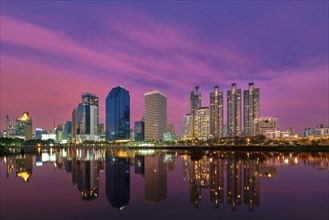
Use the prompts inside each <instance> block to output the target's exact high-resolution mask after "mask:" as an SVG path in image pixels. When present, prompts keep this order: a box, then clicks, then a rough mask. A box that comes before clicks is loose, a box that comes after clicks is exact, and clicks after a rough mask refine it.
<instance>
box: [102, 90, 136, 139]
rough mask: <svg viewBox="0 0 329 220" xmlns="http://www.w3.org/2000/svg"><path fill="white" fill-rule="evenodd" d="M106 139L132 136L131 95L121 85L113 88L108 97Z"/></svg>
mask: <svg viewBox="0 0 329 220" xmlns="http://www.w3.org/2000/svg"><path fill="white" fill-rule="evenodd" d="M105 117H106V140H108V141H115V140H120V139H129V137H130V95H129V91H128V90H126V89H124V88H123V87H121V86H118V87H115V88H113V89H112V90H111V91H110V92H109V94H108V95H107V97H106V116H105Z"/></svg>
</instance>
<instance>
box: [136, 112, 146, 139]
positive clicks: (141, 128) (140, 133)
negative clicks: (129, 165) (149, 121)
mask: <svg viewBox="0 0 329 220" xmlns="http://www.w3.org/2000/svg"><path fill="white" fill-rule="evenodd" d="M144 138H145V122H144V117H143V118H142V120H140V121H136V122H135V141H144Z"/></svg>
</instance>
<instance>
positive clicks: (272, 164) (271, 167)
mask: <svg viewBox="0 0 329 220" xmlns="http://www.w3.org/2000/svg"><path fill="white" fill-rule="evenodd" d="M279 166H280V161H279V160H278V159H276V158H271V159H268V160H266V161H265V162H264V163H261V164H260V168H259V175H260V176H262V177H265V178H272V177H275V176H276V172H277V168H278V167H279Z"/></svg>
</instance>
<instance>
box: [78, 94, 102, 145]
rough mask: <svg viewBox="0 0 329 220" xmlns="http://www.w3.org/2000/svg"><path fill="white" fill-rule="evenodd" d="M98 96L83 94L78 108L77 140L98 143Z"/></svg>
mask: <svg viewBox="0 0 329 220" xmlns="http://www.w3.org/2000/svg"><path fill="white" fill-rule="evenodd" d="M98 99H99V98H98V96H96V95H94V94H91V93H88V92H87V93H83V94H82V95H81V102H80V104H79V105H78V108H77V139H78V141H79V142H82V141H85V140H92V141H96V140H97V139H98V135H97V130H98V123H99V116H98V115H99V110H98Z"/></svg>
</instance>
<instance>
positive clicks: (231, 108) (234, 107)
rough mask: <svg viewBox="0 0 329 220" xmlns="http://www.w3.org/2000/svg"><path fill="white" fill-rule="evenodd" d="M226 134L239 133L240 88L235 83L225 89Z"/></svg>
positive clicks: (237, 134) (234, 134)
mask: <svg viewBox="0 0 329 220" xmlns="http://www.w3.org/2000/svg"><path fill="white" fill-rule="evenodd" d="M227 135H228V136H240V135H241V89H237V86H236V83H232V88H231V90H228V91H227Z"/></svg>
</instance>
